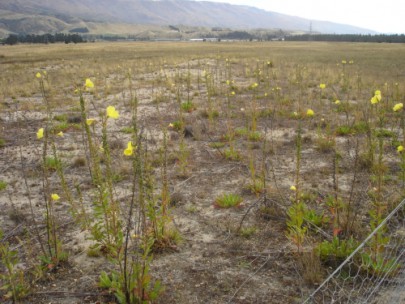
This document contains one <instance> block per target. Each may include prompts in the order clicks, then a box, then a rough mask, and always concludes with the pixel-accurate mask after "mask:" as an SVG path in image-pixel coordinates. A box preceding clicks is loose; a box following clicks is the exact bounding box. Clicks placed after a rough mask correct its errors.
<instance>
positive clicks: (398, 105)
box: [392, 102, 404, 112]
mask: <svg viewBox="0 0 405 304" xmlns="http://www.w3.org/2000/svg"><path fill="white" fill-rule="evenodd" d="M403 107H404V104H403V103H402V102H400V103H397V104H396V105H395V106H394V107H393V108H392V109H393V110H394V112H398V111H399V110H401V109H402V108H403Z"/></svg>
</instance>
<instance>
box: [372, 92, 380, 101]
mask: <svg viewBox="0 0 405 304" xmlns="http://www.w3.org/2000/svg"><path fill="white" fill-rule="evenodd" d="M374 97H376V98H377V100H378V101H380V100H381V91H380V90H377V91H375V92H374Z"/></svg>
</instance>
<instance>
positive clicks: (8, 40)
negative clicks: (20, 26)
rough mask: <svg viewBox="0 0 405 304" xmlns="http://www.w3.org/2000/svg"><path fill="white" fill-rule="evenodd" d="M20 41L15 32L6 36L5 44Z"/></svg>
mask: <svg viewBox="0 0 405 304" xmlns="http://www.w3.org/2000/svg"><path fill="white" fill-rule="evenodd" d="M17 42H18V36H17V35H14V34H10V35H8V37H7V38H6V40H4V43H5V44H9V45H14V44H17Z"/></svg>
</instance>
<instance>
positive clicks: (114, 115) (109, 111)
mask: <svg viewBox="0 0 405 304" xmlns="http://www.w3.org/2000/svg"><path fill="white" fill-rule="evenodd" d="M107 117H111V118H114V119H117V118H118V117H120V114H119V113H118V111H117V110H115V107H113V106H108V107H107Z"/></svg>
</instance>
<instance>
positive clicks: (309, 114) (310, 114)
mask: <svg viewBox="0 0 405 304" xmlns="http://www.w3.org/2000/svg"><path fill="white" fill-rule="evenodd" d="M314 115H315V112H314V111H313V110H311V109H308V110H307V116H309V117H312V116H314Z"/></svg>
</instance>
